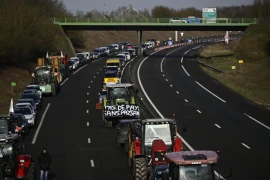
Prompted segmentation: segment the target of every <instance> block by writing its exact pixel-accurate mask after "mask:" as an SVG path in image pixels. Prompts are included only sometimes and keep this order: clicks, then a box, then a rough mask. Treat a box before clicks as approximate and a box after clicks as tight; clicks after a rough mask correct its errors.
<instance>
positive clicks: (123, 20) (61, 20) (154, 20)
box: [53, 18, 257, 24]
mask: <svg viewBox="0 0 270 180" xmlns="http://www.w3.org/2000/svg"><path fill="white" fill-rule="evenodd" d="M53 22H54V23H101V24H102V23H106V24H107V23H119V24H121V23H134V24H136V23H138V24H143V23H146V24H149V23H172V24H186V21H185V19H178V20H177V22H175V21H174V22H173V21H172V19H171V18H53ZM193 23H194V24H199V23H205V24H213V23H220V24H221V23H222V24H223V23H232V24H233V23H237V24H241V23H243V24H256V23H257V19H256V18H216V19H215V20H213V19H206V18H200V21H196V22H192V24H193ZM187 24H189V23H187Z"/></svg>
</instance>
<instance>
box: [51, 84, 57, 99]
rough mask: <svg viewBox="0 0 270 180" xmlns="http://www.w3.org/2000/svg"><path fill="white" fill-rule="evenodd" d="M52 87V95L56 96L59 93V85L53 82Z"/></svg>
mask: <svg viewBox="0 0 270 180" xmlns="http://www.w3.org/2000/svg"><path fill="white" fill-rule="evenodd" d="M51 89H52V96H56V94H57V87H56V84H55V83H52V84H51Z"/></svg>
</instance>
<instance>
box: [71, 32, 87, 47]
mask: <svg viewBox="0 0 270 180" xmlns="http://www.w3.org/2000/svg"><path fill="white" fill-rule="evenodd" d="M67 34H68V37H69V38H70V40H71V42H72V44H73V46H74V48H85V43H84V42H85V39H84V37H83V34H82V33H81V32H80V31H68V32H67Z"/></svg>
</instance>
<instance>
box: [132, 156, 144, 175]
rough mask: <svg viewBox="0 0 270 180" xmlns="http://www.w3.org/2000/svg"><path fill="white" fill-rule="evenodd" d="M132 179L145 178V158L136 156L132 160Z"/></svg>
mask: <svg viewBox="0 0 270 180" xmlns="http://www.w3.org/2000/svg"><path fill="white" fill-rule="evenodd" d="M133 174H134V180H147V163H146V160H145V158H136V159H135V162H134V169H133Z"/></svg>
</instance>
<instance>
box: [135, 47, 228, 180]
mask: <svg viewBox="0 0 270 180" xmlns="http://www.w3.org/2000/svg"><path fill="white" fill-rule="evenodd" d="M157 52H159V51H156V52H154V53H152V54H155V53H157ZM152 54H150V56H151V55H152ZM148 57H149V56H148ZM148 57H146V58H144V59H143V60H142V62H141V63H140V64H139V67H138V69H137V78H138V82H139V85H140V87H141V89H142V92H143V94H144V96H145V97H146V99H147V100H148V102H149V103H150V104H151V106H152V107H153V109H154V110H155V111H156V112H157V114H158V115H159V116H160V117H161V118H164V116H163V115H162V114H161V113H160V112H159V110H158V109H157V107H156V106H155V105H154V103H153V102H152V101H151V99H150V98H149V96H148V94H147V93H146V91H145V89H144V87H143V85H142V82H141V78H140V69H141V66H142V64H143V63H144V61H145V60H147V59H148ZM177 136H178V137H180V138H181V139H182V141H183V143H184V144H185V145H186V146H187V148H188V149H189V150H190V151H195V150H194V149H193V148H192V147H191V146H190V145H189V144H188V142H187V141H186V140H185V139H184V138H183V137H182V136H180V134H178V133H177ZM215 175H217V176H219V177H220V178H223V177H222V176H221V175H220V174H219V173H217V172H216V171H215ZM223 179H224V178H223Z"/></svg>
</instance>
